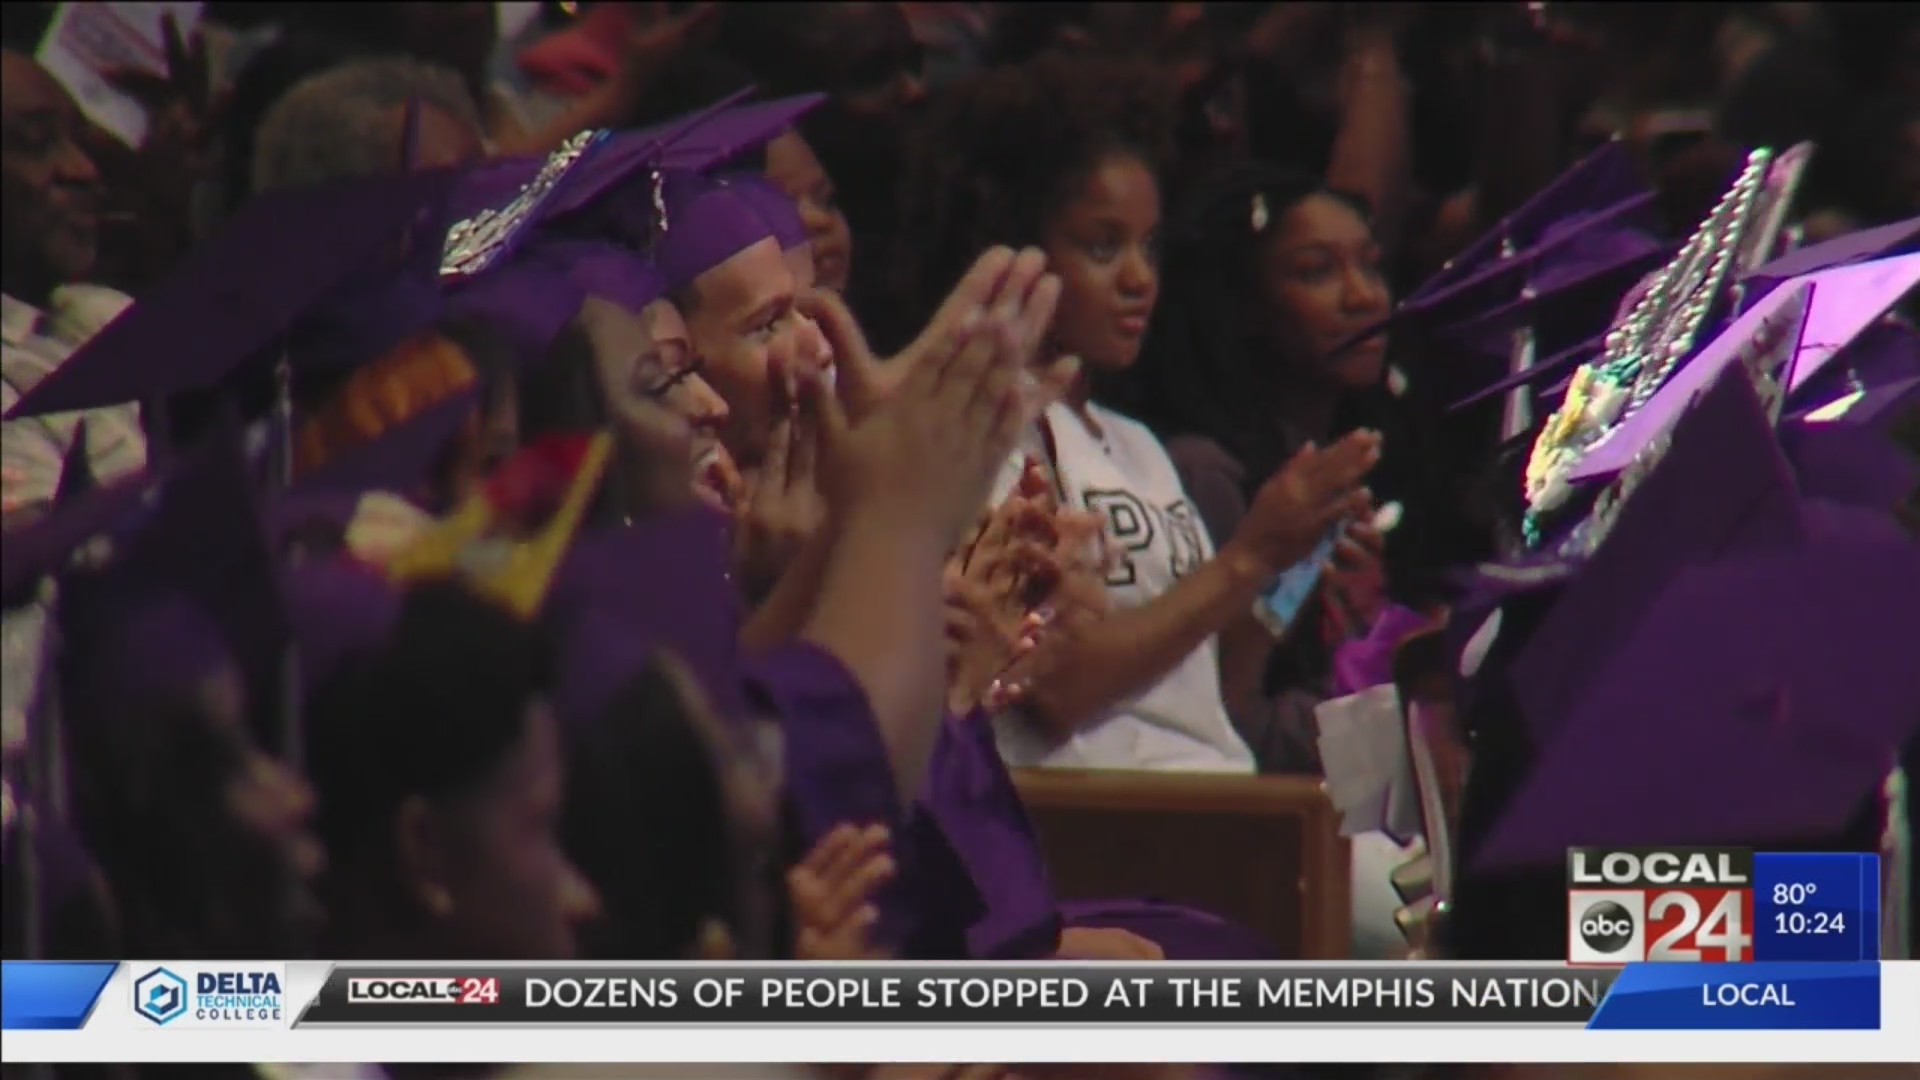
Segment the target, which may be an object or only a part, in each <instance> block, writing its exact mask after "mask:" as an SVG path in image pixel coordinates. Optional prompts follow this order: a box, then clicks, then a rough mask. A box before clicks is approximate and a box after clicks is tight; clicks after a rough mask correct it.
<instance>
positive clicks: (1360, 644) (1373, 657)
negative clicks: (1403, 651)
mask: <svg viewBox="0 0 1920 1080" xmlns="http://www.w3.org/2000/svg"><path fill="white" fill-rule="evenodd" d="M1431 625H1433V620H1432V619H1431V618H1428V617H1427V616H1425V615H1422V614H1420V613H1419V612H1417V611H1414V610H1412V609H1410V608H1404V607H1401V606H1400V605H1399V604H1388V605H1387V608H1386V610H1385V611H1382V612H1381V613H1380V617H1379V618H1378V619H1375V620H1374V621H1373V626H1372V627H1371V628H1369V629H1368V630H1367V636H1366V637H1363V638H1361V639H1359V640H1357V641H1349V642H1346V643H1345V644H1343V645H1341V646H1340V647H1339V648H1338V649H1335V650H1334V653H1333V696H1334V697H1346V696H1347V695H1348V694H1357V693H1359V692H1360V691H1362V690H1365V689H1367V688H1368V687H1372V686H1381V685H1384V684H1386V683H1390V682H1392V681H1393V654H1394V653H1395V652H1396V651H1398V650H1399V648H1400V643H1401V642H1402V641H1405V640H1406V639H1407V637H1408V636H1409V635H1412V634H1416V633H1419V632H1420V631H1422V630H1425V629H1426V628H1427V627H1429V626H1431Z"/></svg>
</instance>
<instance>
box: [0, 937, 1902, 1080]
mask: <svg viewBox="0 0 1920 1080" xmlns="http://www.w3.org/2000/svg"><path fill="white" fill-rule="evenodd" d="M4 983H5V985H4V988H3V989H0V1012H4V1025H3V1026H4V1028H5V1033H6V1034H5V1038H4V1039H0V1057H3V1058H4V1060H6V1061H9V1062H13V1061H18V1062H82V1061H95V1062H99V1061H112V1062H135V1063H137V1062H165V1061H203V1062H204V1061H220V1062H279V1061H290V1062H298V1061H380V1062H428V1061H440V1062H515V1061H536V1062H629V1061H642V1060H645V1061H655V1062H688V1063H691V1062H705V1061H805V1062H832V1061H845V1060H863V1061H872V1060H885V1061H964V1060H976V1059H978V1058H980V1057H981V1056H982V1055H983V1054H985V1055H986V1056H988V1057H989V1058H990V1059H991V1060H1014V1061H1055V1060H1071V1061H1167V1060H1179V1061H1235V1060H1239V1061H1261V1060H1267V1061H1283V1060H1291V1061H1395V1060H1409V1061H1413V1060H1418V1061H1433V1060H1459V1061H1476V1060H1481V1061H1484V1060H1498V1061H1532V1060H1538V1061H1560V1060H1568V1061H1578V1060H1646V1061H1688V1060H1697V1061H1740V1060H1767V1059H1769V1058H1773V1059H1776V1060H1784V1059H1783V1058H1779V1055H1781V1054H1787V1053H1791V1054H1793V1055H1795V1057H1794V1058H1793V1059H1794V1060H1801V1061H1825V1060H1834V1061H1901V1060H1912V1059H1913V1058H1914V1057H1915V1055H1916V1052H1917V1051H1920V1029H1917V1028H1916V1026H1915V1025H1913V1024H1911V1023H1909V1022H1905V1021H1904V1019H1900V1018H1904V1017H1908V1016H1913V1015H1920V964H1914V963H1888V964H1876V963H1840V964H1835V963H1829V964H1798V963H1779V964H1769V963H1749V964H1634V965H1629V966H1627V967H1624V968H1618V969H1599V968H1594V969H1587V968H1576V967H1571V966H1568V965H1564V964H1474V965H1465V964H1462V965H1452V964H1439V963H1398V964H1388V963H1358V962H1356V963H1345V964H1303V963H1275V964H1200V965H1183V964H1169V963H1162V964H1141V965H1133V964H1069V963H1022V964H1002V963H970V964H920V963H909V962H899V963H892V964H882V965H837V964H764V965H751V964H719V963H715V964H698V965H662V964H632V965H609V964H565V965H561V964H539V965H523V964H505V963H495V964H457V965H420V964H398V963H394V964H328V963H318V962H292V963H283V964H205V963H190V962H180V963H175V962H147V961H139V962H134V961H129V962H119V963H112V962H105V963H25V962H12V961H9V962H7V963H6V964H5V965H4ZM1890 987H1892V988H1895V989H1894V990H1891V991H1890V990H1889V988H1890ZM1906 1010H1911V1011H1906ZM1883 1015H1886V1016H1892V1017H1895V1018H1896V1020H1895V1022H1894V1023H1892V1024H1889V1025H1886V1026H1885V1027H1882V1017H1883ZM742 1028H753V1029H755V1035H754V1038H753V1039H752V1040H741V1039H730V1038H725V1037H716V1036H719V1035H720V1033H721V1032H723V1031H726V1030H729V1029H742ZM1356 1029H1359V1030H1364V1031H1366V1032H1368V1034H1364V1035H1363V1034H1360V1033H1359V1030H1356ZM450 1030H457V1031H458V1032H459V1034H458V1035H457V1037H451V1038H450V1037H449V1031H450ZM1395 1031H1404V1032H1406V1033H1407V1034H1409V1035H1410V1036H1413V1038H1411V1039H1408V1040H1391V1039H1383V1038H1381V1037H1379V1036H1383V1035H1385V1034H1387V1033H1390V1032H1395ZM636 1033H643V1037H636ZM1490 1033H1498V1034H1499V1035H1500V1037H1499V1038H1498V1039H1489V1038H1488V1036H1489V1034H1490ZM1783 1039H1791V1040H1792V1043H1791V1046H1789V1045H1787V1044H1786V1043H1785V1042H1783V1041H1782V1040H1783ZM985 1047H991V1049H990V1050H987V1049H983V1048H985Z"/></svg>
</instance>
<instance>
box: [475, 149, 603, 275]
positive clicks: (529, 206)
mask: <svg viewBox="0 0 1920 1080" xmlns="http://www.w3.org/2000/svg"><path fill="white" fill-rule="evenodd" d="M607 135H608V133H607V132H606V131H583V132H581V133H580V134H578V135H575V136H574V137H573V138H571V139H568V140H567V141H566V142H565V143H564V144H563V145H562V146H561V147H560V149H558V150H555V151H554V152H553V153H552V154H551V155H549V156H548V157H547V161H546V164H545V165H543V166H541V168H540V172H539V173H538V174H537V175H535V176H534V178H533V179H532V180H529V181H527V183H526V184H525V185H524V186H523V187H521V189H520V191H519V193H518V194H516V195H515V196H514V197H513V199H512V201H510V202H508V203H507V204H506V205H505V206H502V207H500V208H498V209H494V210H483V211H481V212H480V213H478V214H475V215H474V216H472V217H470V218H468V219H466V220H465V221H461V222H457V223H455V224H454V226H453V227H452V228H451V229H448V230H447V241H446V245H445V247H444V249H443V251H442V254H441V258H440V276H441V277H442V278H465V277H472V276H473V275H475V274H478V273H480V272H482V271H484V270H486V269H487V268H488V267H490V266H492V265H493V264H494V263H496V262H498V261H499V260H500V258H501V257H502V256H504V255H505V254H506V253H507V252H508V251H510V250H512V248H513V247H514V245H515V242H516V241H518V240H519V239H520V238H521V237H523V236H525V235H526V233H527V230H528V229H529V228H530V227H531V226H532V225H533V224H534V222H535V220H536V219H537V218H538V217H539V211H540V209H541V207H542V206H543V205H544V204H545V203H546V201H547V200H548V199H550V198H552V197H553V194H554V192H555V191H557V190H558V189H559V188H560V185H561V183H562V182H563V181H564V180H566V178H567V177H568V176H569V175H570V174H571V173H572V172H573V170H574V168H575V167H577V166H578V165H579V164H580V163H581V162H582V161H584V160H586V158H587V156H588V153H589V152H590V151H591V150H593V149H594V148H595V147H596V146H599V145H600V144H601V143H603V142H604V141H605V140H606V138H607Z"/></svg>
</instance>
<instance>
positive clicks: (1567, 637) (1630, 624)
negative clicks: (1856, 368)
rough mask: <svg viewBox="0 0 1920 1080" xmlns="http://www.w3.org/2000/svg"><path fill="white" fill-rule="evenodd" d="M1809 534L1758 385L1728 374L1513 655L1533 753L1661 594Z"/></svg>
mask: <svg viewBox="0 0 1920 1080" xmlns="http://www.w3.org/2000/svg"><path fill="white" fill-rule="evenodd" d="M1803 536H1804V533H1803V529H1802V526H1801V523H1800V518H1799V511H1798V504H1797V502H1796V499H1795V492H1794V486H1793V477H1792V473H1791V470H1790V468H1789V466H1788V465H1787V462H1786V459H1785V458H1784V456H1783V455H1782V454H1781V451H1780V447H1779V444H1778V442H1777V441H1776V440H1775V438H1774V433H1773V428H1772V426H1771V424H1770V423H1769V422H1768V420H1767V417H1766V414H1765V413H1764V412H1763V411H1762V410H1761V406H1760V401H1759V399H1758V398H1757V397H1756V396H1755V395H1754V392H1753V387H1752V384H1751V383H1749V382H1748V381H1747V379H1746V378H1745V376H1743V375H1741V374H1740V373H1738V372H1728V373H1727V374H1726V375H1725V376H1724V377H1722V378H1721V379H1720V380H1719V381H1718V382H1716V383H1715V384H1714V385H1713V387H1712V388H1711V389H1709V390H1708V391H1707V392H1706V393H1705V394H1704V395H1702V396H1701V398H1700V400H1699V404H1698V405H1696V406H1695V407H1694V409H1693V410H1692V411H1691V412H1690V413H1688V415H1687V416H1686V418H1685V419H1683V420H1682V421H1681V422H1680V424H1679V425H1678V426H1677V427H1676V428H1675V429H1674V433H1673V441H1672V444H1671V445H1670V447H1669V449H1668V451H1667V454H1666V456H1665V457H1664V458H1663V459H1662V460H1661V463H1660V465H1659V467H1658V468H1656V469H1654V470H1653V472H1652V473H1650V474H1649V475H1648V476H1647V478H1646V480H1645V481H1643V482H1642V483H1641V485H1640V487H1639V489H1638V490H1637V491H1636V492H1635V493H1634V495H1633V497H1632V499H1631V500H1630V501H1629V502H1628V503H1627V504H1626V506H1625V508H1624V509H1622V511H1621V512H1620V517H1619V519H1618V520H1617V521H1616V522H1615V524H1614V526H1613V529H1612V531H1611V533H1610V534H1609V535H1608V537H1607V539H1606V542H1605V543H1603V544H1601V545H1600V549H1599V551H1597V552H1596V553H1595V554H1594V556H1593V558H1592V559H1591V560H1590V561H1589V562H1588V563H1587V564H1586V565H1585V566H1584V567H1583V568H1582V569H1581V571H1580V572H1579V573H1578V574H1577V575H1576V576H1575V577H1574V579H1573V581H1572V582H1571V583H1570V584H1568V586H1567V588H1566V591H1565V593H1563V594H1562V595H1561V597H1560V599H1559V601H1558V603H1556V604H1555V605H1554V608H1553V610H1552V612H1550V613H1549V614H1548V615H1547V617H1546V618H1545V619H1544V620H1543V621H1542V623H1541V624H1540V627H1539V629H1538V630H1537V631H1536V632H1535V633H1534V635H1533V636H1532V638H1531V639H1530V640H1529V641H1528V642H1527V644H1526V646H1525V647H1524V648H1523V649H1522V650H1521V652H1520V653H1519V654H1518V655H1517V656H1516V657H1515V658H1514V663H1513V667H1512V670H1511V673H1510V675H1511V679H1512V683H1513V686H1514V689H1515V691H1516V694H1517V696H1518V699H1519V701H1520V705H1521V708H1522V711H1523V713H1524V715H1525V717H1526V722H1527V725H1528V730H1529V731H1530V733H1531V734H1532V736H1533V739H1534V741H1535V744H1536V745H1544V744H1546V743H1548V742H1550V741H1552V739H1553V737H1554V735H1555V733H1556V732H1557V731H1558V730H1559V729H1560V728H1561V726H1562V725H1563V723H1564V721H1565V717H1567V716H1568V715H1569V714H1570V713H1571V712H1572V711H1573V710H1574V709H1575V708H1577V707H1579V704H1580V702H1581V701H1582V700H1584V699H1585V698H1586V697H1587V696H1588V695H1589V694H1590V693H1591V692H1592V691H1593V690H1594V688H1595V686H1596V683H1597V680H1598V672H1599V671H1601V670H1602V669H1603V668H1604V667H1605V665H1606V662H1607V658H1608V657H1609V656H1611V655H1612V654H1613V653H1614V652H1616V651H1618V650H1619V649H1621V648H1623V647H1624V646H1625V645H1626V644H1627V643H1628V642H1629V641H1630V640H1631V639H1632V637H1633V634H1634V627H1635V626H1636V625H1638V623H1639V622H1640V620H1641V619H1642V618H1643V617H1645V615H1646V613H1647V611H1648V610H1649V609H1651V608H1652V607H1653V606H1654V604H1655V603H1657V602H1658V601H1659V599H1660V597H1661V595H1662V592H1663V590H1664V589H1665V588H1666V587H1667V586H1668V585H1669V584H1671V583H1672V582H1673V581H1675V580H1676V579H1677V578H1679V577H1680V576H1682V575H1683V573H1684V572H1685V571H1686V569H1687V568H1688V567H1689V566H1691V565H1693V564H1695V563H1700V562H1706V561H1710V560H1712V559H1715V558H1718V557H1722V556H1725V555H1729V554H1733V553H1736V552H1746V551H1756V550H1757V551H1767V550H1778V549H1780V548H1783V547H1791V546H1793V545H1794V544H1796V543H1798V542H1799V541H1800V540H1801V539H1802V538H1803Z"/></svg>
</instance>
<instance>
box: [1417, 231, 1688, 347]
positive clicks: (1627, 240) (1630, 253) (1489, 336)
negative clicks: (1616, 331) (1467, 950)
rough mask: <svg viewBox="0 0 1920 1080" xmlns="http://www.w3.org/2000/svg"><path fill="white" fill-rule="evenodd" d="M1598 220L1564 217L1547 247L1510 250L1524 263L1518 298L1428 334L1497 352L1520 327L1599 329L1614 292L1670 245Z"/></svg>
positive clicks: (1665, 254)
mask: <svg viewBox="0 0 1920 1080" xmlns="http://www.w3.org/2000/svg"><path fill="white" fill-rule="evenodd" d="M1598 218H1599V216H1598V215H1596V216H1595V218H1589V219H1585V220H1582V221H1573V222H1570V223H1569V226H1568V231H1567V233H1566V234H1564V235H1565V239H1561V237H1560V235H1555V236H1553V237H1552V238H1550V239H1548V240H1545V241H1543V242H1542V244H1541V247H1542V248H1546V247H1547V246H1548V245H1549V244H1551V245H1553V247H1552V249H1551V250H1548V251H1545V252H1544V253H1542V254H1539V255H1538V256H1529V255H1528V254H1527V253H1522V254H1521V255H1518V256H1516V257H1515V261H1517V262H1522V263H1523V264H1524V265H1526V266H1527V270H1526V278H1525V282H1526V284H1525V287H1524V289H1523V290H1522V291H1521V292H1520V294H1519V295H1518V296H1515V297H1513V298H1512V299H1509V300H1507V301H1505V302H1504V303H1500V304H1498V305H1497V306H1493V307H1490V308H1483V309H1482V310H1480V311H1479V312H1477V313H1470V314H1469V316H1468V317H1466V318H1460V319H1458V320H1457V321H1453V322H1449V323H1447V324H1446V325H1444V326H1440V327H1437V328H1435V329H1434V330H1433V331H1432V333H1433V334H1434V335H1435V336H1438V337H1442V338H1447V339H1451V340H1458V341H1462V342H1465V343H1468V344H1471V345H1474V346H1475V347H1477V348H1478V349H1479V350H1480V351H1482V352H1487V353H1499V352H1502V351H1504V350H1505V349H1506V348H1507V342H1508V335H1509V334H1511V332H1512V331H1513V330H1515V329H1518V328H1519V327H1521V326H1523V325H1534V326H1538V325H1540V324H1541V323H1543V322H1550V323H1553V324H1554V325H1556V326H1557V325H1562V324H1565V325H1570V326H1573V327H1575V329H1576V332H1578V331H1579V330H1582V329H1584V330H1587V331H1592V330H1599V329H1603V328H1604V327H1605V326H1606V320H1607V318H1608V316H1609V315H1611V314H1612V313H1613V311H1614V309H1615V307H1616V305H1617V304H1618V303H1619V301H1620V297H1621V296H1622V295H1624V294H1625V293H1626V292H1627V291H1628V290H1629V289H1630V288H1632V287H1633V285H1634V283H1635V282H1636V281H1638V280H1639V279H1640V277H1641V276H1642V275H1643V274H1645V273H1646V272H1647V271H1648V270H1650V269H1653V268H1654V267H1655V266H1657V265H1658V264H1659V263H1660V262H1661V261H1662V260H1664V259H1665V258H1667V257H1668V256H1670V255H1671V254H1672V253H1673V251H1674V248H1673V246H1672V245H1670V244H1664V243H1661V242H1660V241H1659V240H1657V239H1655V238H1654V237H1653V236H1652V235H1651V234H1650V233H1646V232H1641V231H1638V230H1635V229H1631V228H1624V227H1620V226H1618V225H1612V226H1608V225H1606V224H1604V223H1602V222H1601V221H1600V220H1598ZM1462 284H1463V285H1465V284H1468V283H1466V282H1463V283H1462Z"/></svg>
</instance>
